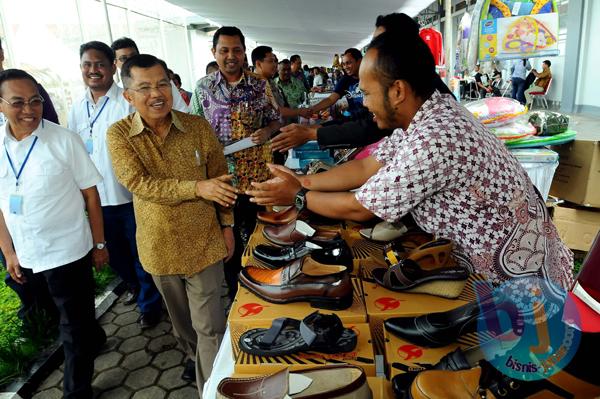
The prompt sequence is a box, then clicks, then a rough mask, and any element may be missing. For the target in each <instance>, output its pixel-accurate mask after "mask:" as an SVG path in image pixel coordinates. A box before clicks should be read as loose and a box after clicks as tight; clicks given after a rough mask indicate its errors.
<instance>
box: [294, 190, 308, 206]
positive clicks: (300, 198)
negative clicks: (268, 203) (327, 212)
mask: <svg viewBox="0 0 600 399" xmlns="http://www.w3.org/2000/svg"><path fill="white" fill-rule="evenodd" d="M307 192H308V189H307V188H301V189H300V191H298V192H297V193H296V197H295V198H294V205H296V210H297V211H298V212H300V211H302V210H304V208H306V193H307Z"/></svg>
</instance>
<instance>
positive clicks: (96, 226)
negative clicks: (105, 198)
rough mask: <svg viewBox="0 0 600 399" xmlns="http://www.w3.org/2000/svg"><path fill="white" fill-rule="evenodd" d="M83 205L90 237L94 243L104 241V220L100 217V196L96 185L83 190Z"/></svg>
mask: <svg viewBox="0 0 600 399" xmlns="http://www.w3.org/2000/svg"><path fill="white" fill-rule="evenodd" d="M82 192H83V197H84V199H85V207H86V210H87V213H88V219H89V221H90V228H91V230H92V239H93V240H94V243H99V242H104V241H105V239H104V221H103V218H102V208H101V207H100V196H99V195H98V190H96V187H92V188H88V189H87V190H83V191H82Z"/></svg>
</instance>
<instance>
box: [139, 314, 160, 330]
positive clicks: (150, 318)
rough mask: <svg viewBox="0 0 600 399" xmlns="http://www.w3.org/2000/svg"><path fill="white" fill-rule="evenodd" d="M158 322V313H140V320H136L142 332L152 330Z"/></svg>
mask: <svg viewBox="0 0 600 399" xmlns="http://www.w3.org/2000/svg"><path fill="white" fill-rule="evenodd" d="M159 322H160V313H159V312H147V313H142V314H141V315H140V318H139V319H138V323H140V328H141V329H142V330H146V329H148V328H152V327H154V326H155V325H157V324H158V323H159Z"/></svg>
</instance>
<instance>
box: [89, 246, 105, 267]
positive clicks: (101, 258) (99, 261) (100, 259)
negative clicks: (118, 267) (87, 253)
mask: <svg viewBox="0 0 600 399" xmlns="http://www.w3.org/2000/svg"><path fill="white" fill-rule="evenodd" d="M92 262H93V263H94V267H95V268H96V271H97V272H99V271H100V269H102V268H103V267H104V266H105V265H106V264H107V263H108V250H107V249H106V247H104V248H103V249H98V248H94V249H92Z"/></svg>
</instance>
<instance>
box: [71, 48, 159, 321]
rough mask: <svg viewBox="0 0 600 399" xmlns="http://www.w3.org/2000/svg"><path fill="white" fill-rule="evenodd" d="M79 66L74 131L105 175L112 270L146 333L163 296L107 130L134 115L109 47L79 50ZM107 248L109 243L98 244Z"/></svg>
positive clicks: (103, 193) (104, 209)
mask: <svg viewBox="0 0 600 399" xmlns="http://www.w3.org/2000/svg"><path fill="white" fill-rule="evenodd" d="M79 54H80V58H81V63H80V68H81V75H82V78H83V83H84V84H85V86H86V90H85V92H84V93H83V95H82V96H81V97H80V98H79V99H78V100H77V101H75V102H74V103H73V107H72V108H71V111H70V112H69V129H71V130H73V131H74V132H77V133H78V134H79V136H80V137H81V139H82V140H83V142H84V143H85V146H86V149H87V152H88V154H89V155H90V157H91V158H92V161H93V162H94V164H95V165H96V167H97V168H98V170H99V171H100V174H101V175H102V177H103V181H102V183H100V184H98V192H99V193H100V199H101V201H102V213H103V215H104V231H105V235H106V246H107V247H108V251H109V253H110V254H111V262H110V266H111V267H112V268H113V270H115V271H116V272H117V274H118V275H119V276H120V277H121V278H122V279H123V281H125V282H126V283H127V286H128V293H127V295H126V298H125V303H126V304H127V305H131V304H134V303H136V301H137V304H138V308H139V311H140V318H139V324H140V327H141V328H142V329H146V328H151V327H153V326H155V325H156V324H157V323H158V322H159V321H160V317H161V299H160V293H159V292H158V290H157V289H156V286H155V285H154V282H153V281H152V277H150V275H149V274H148V273H146V272H145V271H144V269H143V267H142V265H141V264H140V260H139V256H138V253H137V245H136V239H135V230H136V224H135V215H134V212H133V197H132V195H131V193H130V192H129V190H127V189H126V188H125V187H123V186H122V185H121V184H120V183H119V182H118V181H117V177H116V176H115V172H114V171H113V167H112V163H111V160H110V154H109V152H108V147H107V144H106V131H107V130H108V128H109V127H110V125H112V124H113V123H115V122H117V121H118V120H121V119H123V118H125V117H126V116H127V115H129V114H130V113H132V112H133V111H134V109H133V107H132V106H131V105H130V104H129V103H128V102H127V100H126V99H125V98H124V97H123V89H121V88H120V87H118V86H117V84H116V83H115V82H114V80H113V74H114V72H115V68H116V67H115V64H114V57H115V56H114V53H113V51H112V49H111V48H110V47H109V46H108V45H107V44H105V43H102V42H97V41H92V42H88V43H84V44H82V45H81V47H80V49H79ZM96 245H98V246H104V245H105V243H96Z"/></svg>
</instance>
